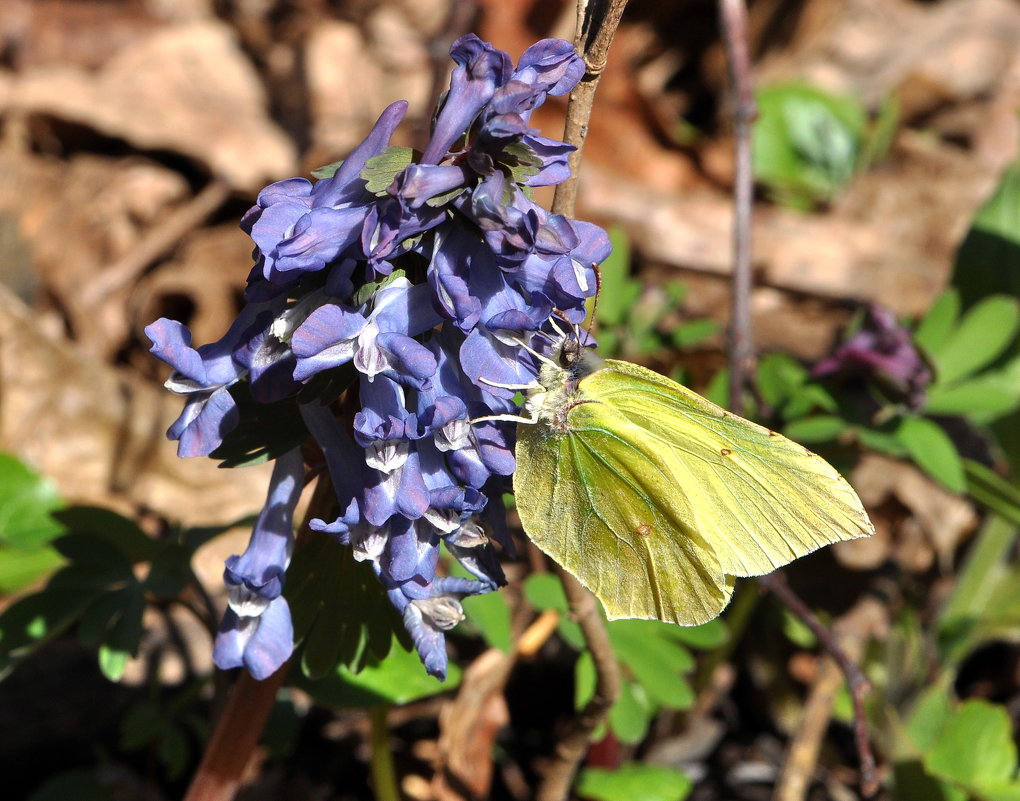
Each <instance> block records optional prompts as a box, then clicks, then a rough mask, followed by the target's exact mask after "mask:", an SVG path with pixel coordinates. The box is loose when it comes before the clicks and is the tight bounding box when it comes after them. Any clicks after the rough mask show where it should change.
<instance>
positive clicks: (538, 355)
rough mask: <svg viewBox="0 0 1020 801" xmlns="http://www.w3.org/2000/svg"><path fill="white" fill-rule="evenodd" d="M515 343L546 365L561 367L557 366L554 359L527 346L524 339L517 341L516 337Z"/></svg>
mask: <svg viewBox="0 0 1020 801" xmlns="http://www.w3.org/2000/svg"><path fill="white" fill-rule="evenodd" d="M514 342H516V343H517V344H518V345H520V346H521V347H522V348H524V349H525V350H526V351H527V352H528V353H530V354H531V355H532V356H534V357H535V358H536V359H538V360H539V361H540V362H545V363H546V364H551V365H552V366H553V367H559V365H558V364H556V362H554V361H553V360H552V359H550V358H549V357H548V356H546V355H545V354H544V353H539V352H538V351H537V350H535V349H534V348H533V347H531V346H530V345H527V344H525V342H524V340H523V339H517V338H516V337H515V338H514Z"/></svg>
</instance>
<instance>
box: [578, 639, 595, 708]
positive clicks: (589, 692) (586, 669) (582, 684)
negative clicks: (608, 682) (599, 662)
mask: <svg viewBox="0 0 1020 801" xmlns="http://www.w3.org/2000/svg"><path fill="white" fill-rule="evenodd" d="M597 680H598V677H597V676H596V675H595V661H594V660H593V659H592V656H591V651H589V650H587V649H585V650H584V651H581V653H580V654H578V655H577V661H576V662H574V709H578V710H580V709H584V705H585V704H587V703H588V702H589V701H590V700H591V699H592V698H594V697H595V683H596V681H597Z"/></svg>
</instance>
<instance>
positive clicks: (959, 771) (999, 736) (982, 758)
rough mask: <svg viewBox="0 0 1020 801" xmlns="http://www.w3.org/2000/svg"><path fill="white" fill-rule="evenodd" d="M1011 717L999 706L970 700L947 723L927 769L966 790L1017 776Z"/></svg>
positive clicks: (928, 758) (931, 752) (926, 756)
mask: <svg viewBox="0 0 1020 801" xmlns="http://www.w3.org/2000/svg"><path fill="white" fill-rule="evenodd" d="M1012 732H1013V729H1012V724H1011V723H1010V719H1009V714H1008V713H1007V712H1006V710H1005V709H1004V708H1003V707H1001V706H998V705H996V704H990V703H988V702H987V701H980V700H969V701H965V702H964V703H963V704H961V705H960V708H959V709H957V710H956V712H955V713H954V714H953V716H952V717H951V718H950V719H949V720H948V721H947V722H946V724H945V726H944V727H943V728H942V731H941V732H940V733H939V736H938V738H937V739H936V740H935V743H934V745H933V746H932V748H931V750H930V751H929V752H928V753H927V754H926V755H925V760H924V764H925V767H926V768H927V769H928V770H929V771H930V772H931V773H933V774H935V775H936V776H938V777H940V778H943V779H949V780H950V781H955V782H959V783H960V784H962V785H965V786H967V787H976V786H979V785H982V784H988V785H994V784H996V783H1005V782H1007V781H1009V780H1011V779H1012V778H1013V777H1014V775H1015V774H1016V769H1017V751H1016V745H1015V744H1014V742H1013V734H1012Z"/></svg>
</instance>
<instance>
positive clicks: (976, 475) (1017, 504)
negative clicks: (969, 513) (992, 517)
mask: <svg viewBox="0 0 1020 801" xmlns="http://www.w3.org/2000/svg"><path fill="white" fill-rule="evenodd" d="M963 469H964V471H965V473H966V475H967V494H968V495H970V496H971V497H972V498H973V499H974V500H976V501H977V502H978V503H980V504H981V505H982V506H984V507H985V508H986V509H988V510H990V511H992V512H994V513H995V514H997V515H999V516H1000V517H1002V518H1003V519H1004V520H1008V521H1009V522H1010V523H1012V524H1013V525H1014V526H1020V489H1017V487H1016V486H1015V485H1014V484H1011V483H1010V482H1008V481H1006V480H1005V479H1004V478H1002V476H1000V475H999V474H998V473H996V472H995V471H994V470H991V469H990V468H988V467H985V465H983V464H981V463H980V462H975V461H974V460H973V459H964V460H963Z"/></svg>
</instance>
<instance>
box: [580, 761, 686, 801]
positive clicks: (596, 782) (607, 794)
mask: <svg viewBox="0 0 1020 801" xmlns="http://www.w3.org/2000/svg"><path fill="white" fill-rule="evenodd" d="M692 787H693V783H692V782H691V780H690V779H689V778H688V777H687V776H686V774H684V773H681V772H680V771H678V770H674V769H673V768H667V767H664V766H662V765H641V764H630V765H623V766H622V767H619V768H617V769H616V770H606V769H604V768H585V769H584V770H582V771H581V773H580V775H579V776H578V777H577V784H576V785H575V787H574V791H575V792H576V793H577V794H578V795H579V796H581V797H582V798H592V799H596V801H682V799H684V798H687V796H688V795H689V794H690V792H691V788H692Z"/></svg>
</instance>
